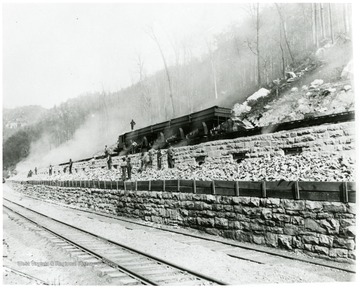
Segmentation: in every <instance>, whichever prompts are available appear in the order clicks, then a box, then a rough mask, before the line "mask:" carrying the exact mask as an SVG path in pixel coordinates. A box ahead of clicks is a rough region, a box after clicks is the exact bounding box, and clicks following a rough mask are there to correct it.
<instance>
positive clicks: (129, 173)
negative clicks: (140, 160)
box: [126, 155, 132, 179]
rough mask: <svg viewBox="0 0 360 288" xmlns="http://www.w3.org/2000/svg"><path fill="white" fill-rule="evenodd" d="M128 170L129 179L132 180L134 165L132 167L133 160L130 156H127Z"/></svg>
mask: <svg viewBox="0 0 360 288" xmlns="http://www.w3.org/2000/svg"><path fill="white" fill-rule="evenodd" d="M126 169H127V174H128V179H131V169H132V165H131V159H130V157H129V155H128V156H126Z"/></svg>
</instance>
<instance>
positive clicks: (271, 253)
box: [4, 196, 356, 274]
mask: <svg viewBox="0 0 360 288" xmlns="http://www.w3.org/2000/svg"><path fill="white" fill-rule="evenodd" d="M26 197H29V198H32V199H36V200H39V201H44V200H42V199H40V198H36V197H31V196H26ZM4 199H5V198H4ZM44 202H47V201H44ZM48 203H50V204H53V205H57V206H62V207H66V208H70V209H73V210H78V211H82V212H86V213H90V214H95V215H99V216H103V217H106V218H110V219H116V220H119V221H123V222H127V223H131V224H135V225H139V226H144V227H149V228H153V229H157V230H161V231H166V232H171V233H175V234H179V235H184V236H189V237H192V238H196V239H201V240H206V241H209V242H215V243H220V244H225V245H229V246H232V247H237V248H242V249H246V250H251V251H256V252H260V253H264V254H269V255H272V256H277V257H281V258H285V259H289V260H295V261H300V262H304V263H309V264H312V265H318V266H323V267H326V268H331V269H336V270H340V271H344V272H348V273H354V274H355V273H356V271H355V270H351V269H347V268H343V267H338V266H336V265H331V264H324V263H319V262H318V261H316V260H313V259H302V258H296V257H292V256H288V255H284V254H281V253H276V252H271V251H264V250H263V249H257V248H252V247H247V246H245V245H241V244H236V243H229V242H227V241H225V240H218V239H210V238H208V237H205V236H200V235H193V234H191V233H187V232H181V231H175V230H171V229H167V228H162V227H155V226H151V225H147V224H145V223H138V222H136V221H132V220H128V219H123V218H119V217H118V216H116V215H110V214H105V213H101V212H96V211H89V210H86V209H81V208H76V207H70V206H66V205H59V204H57V203H54V202H48ZM226 254H227V255H229V256H230V257H233V258H238V259H241V260H247V261H251V262H255V263H258V264H264V263H262V262H259V261H254V260H251V259H248V258H243V257H239V256H237V255H233V254H229V253H226Z"/></svg>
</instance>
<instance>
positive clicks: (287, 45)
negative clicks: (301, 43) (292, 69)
mask: <svg viewBox="0 0 360 288" xmlns="http://www.w3.org/2000/svg"><path fill="white" fill-rule="evenodd" d="M275 6H276V9H277V11H278V13H279V17H280V22H281V26H282V29H283V31H284V39H285V43H286V47H287V49H288V51H289V55H290V58H291V61H292V62H294V57H293V54H292V52H291V49H290V44H289V40H288V37H287V33H286V23H285V20H284V17H283V15H282V12H281V8H280V6H279V4H277V3H275Z"/></svg>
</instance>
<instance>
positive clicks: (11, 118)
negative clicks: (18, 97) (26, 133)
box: [3, 105, 47, 142]
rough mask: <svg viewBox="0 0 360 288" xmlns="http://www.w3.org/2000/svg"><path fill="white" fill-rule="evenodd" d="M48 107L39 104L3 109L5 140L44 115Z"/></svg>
mask: <svg viewBox="0 0 360 288" xmlns="http://www.w3.org/2000/svg"><path fill="white" fill-rule="evenodd" d="M46 111H47V109H45V108H43V107H41V106H38V105H30V106H22V107H16V108H13V109H7V108H4V109H3V142H4V141H6V140H7V139H8V138H9V137H10V136H11V135H13V134H15V133H16V132H17V131H19V130H20V129H21V128H23V127H26V126H30V125H33V124H35V123H36V122H38V121H39V120H40V119H41V118H42V117H44V115H45V113H46Z"/></svg>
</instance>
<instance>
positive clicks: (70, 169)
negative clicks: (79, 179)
mask: <svg viewBox="0 0 360 288" xmlns="http://www.w3.org/2000/svg"><path fill="white" fill-rule="evenodd" d="M72 165H73V162H72V160H71V159H70V160H69V174H72Z"/></svg>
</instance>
